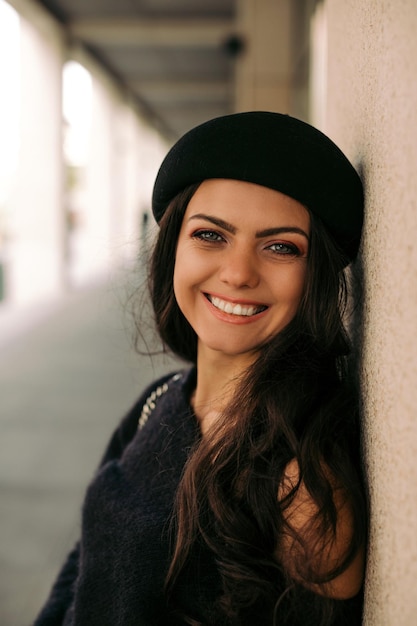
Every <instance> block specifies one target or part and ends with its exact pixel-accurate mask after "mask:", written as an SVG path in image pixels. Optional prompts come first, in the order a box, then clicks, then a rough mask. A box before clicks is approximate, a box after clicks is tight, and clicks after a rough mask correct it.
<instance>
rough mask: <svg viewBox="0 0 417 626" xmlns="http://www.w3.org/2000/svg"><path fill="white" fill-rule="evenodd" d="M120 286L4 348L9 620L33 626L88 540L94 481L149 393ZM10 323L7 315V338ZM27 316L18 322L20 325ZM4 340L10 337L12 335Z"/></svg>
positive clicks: (154, 368)
mask: <svg viewBox="0 0 417 626" xmlns="http://www.w3.org/2000/svg"><path fill="white" fill-rule="evenodd" d="M125 300H126V293H125V289H124V288H120V285H119V284H117V285H115V286H112V285H109V284H107V285H104V286H97V285H96V286H93V287H91V288H89V289H88V290H87V289H83V290H82V291H78V292H77V293H73V294H72V295H68V296H65V297H64V298H63V299H62V300H61V301H60V302H55V303H54V305H53V306H52V307H50V309H49V310H46V309H45V310H43V311H42V314H41V315H38V316H37V318H36V321H33V323H32V324H21V326H20V327H19V328H15V332H14V333H13V332H11V331H12V326H13V320H8V321H7V324H6V323H4V325H3V331H4V330H5V329H8V332H9V331H10V334H8V337H9V341H7V342H5V341H3V342H0V398H1V400H0V525H1V535H0V536H1V542H0V624H1V625H2V626H29V625H30V624H31V622H32V620H33V619H34V617H35V616H36V614H37V612H38V610H39V608H40V606H41V605H42V603H43V602H44V600H45V597H46V595H47V593H48V591H49V588H50V586H51V583H52V581H53V580H54V578H55V576H56V573H57V570H58V568H59V566H60V565H61V563H62V561H63V559H64V556H65V554H66V553H67V551H68V549H69V548H70V547H71V545H72V544H73V542H74V540H75V539H76V537H77V535H78V529H79V510H80V503H81V500H82V496H83V493H84V490H85V486H86V483H87V482H88V480H89V479H90V477H91V475H92V473H93V471H94V468H95V467H96V464H97V462H98V460H99V458H100V456H101V454H102V451H103V449H104V446H105V444H106V442H107V440H108V438H109V436H110V434H111V432H112V431H113V429H114V427H115V426H116V424H117V422H118V421H119V419H120V418H121V417H122V416H123V415H124V413H125V412H126V411H127V410H128V409H129V407H130V406H131V404H132V403H133V401H134V400H135V398H136V397H137V396H138V394H139V393H140V392H141V390H142V389H143V387H144V386H145V385H146V384H147V383H148V382H149V381H150V380H152V379H153V378H155V377H156V376H157V375H159V374H160V373H162V372H165V371H167V370H171V369H173V368H175V364H174V363H173V362H172V361H171V362H169V361H167V360H166V359H161V358H153V359H152V362H151V360H150V359H149V358H148V357H140V356H138V355H137V354H136V353H135V352H134V350H133V348H132V346H131V332H130V331H129V330H127V327H128V326H129V325H130V327H131V321H130V319H129V318H128V316H127V314H126V313H124V311H123V302H124V301H125ZM1 323H2V319H1V317H0V332H1V330H2V328H1ZM17 323H18V320H16V324H17ZM3 337H4V335H3Z"/></svg>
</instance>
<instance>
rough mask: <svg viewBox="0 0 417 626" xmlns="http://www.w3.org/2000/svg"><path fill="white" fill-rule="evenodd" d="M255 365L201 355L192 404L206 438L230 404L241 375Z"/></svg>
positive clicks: (203, 351)
mask: <svg viewBox="0 0 417 626" xmlns="http://www.w3.org/2000/svg"><path fill="white" fill-rule="evenodd" d="M252 361H253V359H248V358H236V357H232V358H230V357H225V356H224V355H218V354H217V353H212V352H207V350H204V349H203V350H199V351H198V357H197V384H196V388H195V391H194V393H193V395H192V397H191V404H192V406H193V409H194V412H195V414H196V417H197V419H198V421H199V423H200V428H201V431H202V433H203V434H204V433H206V432H207V430H208V429H209V428H210V426H211V425H212V424H213V423H214V422H216V420H217V419H218V417H219V416H220V415H221V414H222V413H223V411H224V410H225V409H226V407H227V405H228V404H229V403H230V402H231V400H232V398H233V396H234V393H235V391H236V388H237V385H238V384H239V382H240V380H241V377H242V374H243V373H244V372H245V371H246V370H247V368H248V367H249V365H250V364H251V362H252Z"/></svg>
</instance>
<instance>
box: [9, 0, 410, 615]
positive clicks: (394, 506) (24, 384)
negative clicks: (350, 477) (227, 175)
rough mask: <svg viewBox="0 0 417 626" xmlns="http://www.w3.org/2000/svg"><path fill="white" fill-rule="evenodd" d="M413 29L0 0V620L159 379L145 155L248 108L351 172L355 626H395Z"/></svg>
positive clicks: (29, 598) (321, 12)
mask: <svg viewBox="0 0 417 626" xmlns="http://www.w3.org/2000/svg"><path fill="white" fill-rule="evenodd" d="M416 32H417V7H416V5H415V2H414V0H381V1H378V2H377V1H376V0H350V1H349V2H346V1H345V0H8V1H7V2H6V0H0V524H1V534H0V537H1V540H0V624H1V625H2V626H27V625H28V624H30V623H31V622H32V621H33V619H34V617H35V616H36V614H37V612H38V611H39V609H40V607H41V605H42V603H43V602H44V601H45V599H46V596H47V593H48V591H49V588H50V586H51V584H52V581H53V580H54V578H55V576H56V574H57V571H58V569H59V566H60V564H61V563H62V560H63V558H64V556H65V554H66V552H67V551H68V550H69V549H70V547H71V545H72V543H73V542H74V541H75V539H76V538H77V536H78V532H79V523H80V504H81V501H82V496H83V493H84V490H85V486H86V484H87V482H88V480H89V479H90V478H91V476H92V474H93V472H94V469H95V467H96V466H97V463H98V461H99V458H100V456H101V454H102V451H103V448H104V445H105V443H106V441H107V440H108V438H109V436H110V434H111V432H112V430H113V429H114V428H115V426H116V425H117V422H118V420H119V419H120V418H121V417H122V416H123V414H124V413H125V412H126V411H127V410H128V409H129V407H130V406H131V404H132V403H133V402H134V400H135V399H136V398H137V396H138V395H139V393H140V392H141V390H142V389H143V387H144V386H145V385H146V384H147V383H148V382H149V381H150V380H152V379H154V378H155V377H156V376H157V375H158V374H160V373H162V372H164V371H167V370H170V369H173V368H175V367H178V364H177V363H175V362H174V361H172V360H170V359H168V358H166V357H162V356H160V355H159V356H153V357H151V358H150V357H146V356H143V355H139V354H137V353H136V352H135V350H134V347H133V340H132V336H133V326H134V324H133V319H132V316H131V313H130V310H131V308H132V305H133V304H134V303H135V302H139V303H141V302H142V300H141V299H140V297H139V296H138V295H136V293H137V290H139V291H140V290H141V286H142V285H143V283H144V280H145V276H146V257H147V250H148V248H149V245H150V242H151V241H152V238H153V236H154V233H155V224H154V222H153V218H152V216H151V211H150V198H151V192H152V186H153V181H154V178H155V175H156V172H157V169H158V167H159V165H160V162H161V160H162V158H163V156H164V155H165V153H166V151H167V150H168V148H169V147H170V146H171V145H172V143H173V142H174V141H175V140H176V139H177V138H178V137H179V136H180V135H181V134H183V133H184V132H186V131H187V130H188V129H189V128H191V127H193V126H195V125H196V124H198V123H200V122H203V121H205V120H207V119H209V118H212V117H215V116H218V115H224V114H227V113H232V112H235V111H245V110H253V109H258V110H272V111H280V112H283V113H289V114H292V115H294V116H296V117H299V118H301V119H304V120H305V121H310V122H311V123H313V124H314V125H316V126H318V127H319V128H321V129H322V130H324V131H325V132H327V134H329V135H330V136H331V137H332V138H333V139H334V140H335V141H336V142H337V143H338V144H339V145H340V146H341V148H342V149H343V150H344V151H345V152H346V154H347V155H348V156H349V158H350V159H351V160H352V162H353V163H354V164H355V166H357V167H358V169H359V171H360V173H361V175H362V177H363V179H364V183H365V190H366V196H367V206H366V211H367V212H366V221H365V231H364V239H363V245H362V250H361V255H360V259H359V262H358V264H357V267H356V271H357V273H358V275H360V276H361V277H362V279H363V281H364V283H365V288H366V290H365V293H366V297H365V301H364V306H363V308H362V311H361V315H360V316H359V317H358V321H357V323H358V328H357V334H358V337H360V339H361V341H360V355H359V356H360V364H361V365H360V366H361V368H362V369H361V372H362V380H363V398H364V451H365V463H366V469H367V473H368V479H369V485H370V498H371V502H372V505H373V510H375V511H376V512H377V514H376V516H374V517H373V518H372V520H371V528H370V534H371V550H370V553H369V563H368V577H367V587H366V615H365V621H366V624H371V625H373V626H392V625H393V624H396V626H397V625H398V626H414V624H415V621H414V620H415V614H416V611H417V605H416V602H417V598H416V596H415V594H414V593H413V588H414V585H415V579H416V576H417V539H416V537H417V521H416V520H417V515H416V513H417V511H416V510H415V502H417V492H416V490H417V461H416V459H417V424H416V422H417V421H416V420H415V408H414V407H415V406H416V402H417V397H415V394H416V391H415V390H417V384H416V383H417V358H416V354H417V346H416V345H415V344H416V342H415V318H416V315H417V290H416V286H417V246H416V242H415V240H414V239H415V236H414V233H415V232H416V229H417V210H416V209H417V207H416V198H417V182H415V181H416V177H415V173H414V170H415V165H416V162H417V127H416V122H415V110H416V104H417V83H416V80H415V62H416V61H415V60H416V59H417V38H416V37H415V33H416ZM220 149H221V146H219V150H220ZM300 149H302V147H301V146H300ZM393 208H394V210H393ZM393 215H394V216H395V219H393ZM143 307H144V305H142V304H139V308H140V309H141V313H142V322H141V332H142V334H143V336H144V340H145V343H146V342H150V344H151V345H153V343H152V331H151V330H150V327H151V323H150V319H149V314H148V313H147V310H146V308H143ZM359 318H360V319H359ZM148 322H149V323H148ZM382 354H383V355H384V357H383V358H382V357H381V355H382ZM380 416H384V420H383V421H381V419H380ZM381 450H383V451H384V454H383V455H381ZM399 511H402V512H403V513H404V515H403V516H401V515H400V514H399ZM410 520H414V521H413V522H412V523H411V522H410Z"/></svg>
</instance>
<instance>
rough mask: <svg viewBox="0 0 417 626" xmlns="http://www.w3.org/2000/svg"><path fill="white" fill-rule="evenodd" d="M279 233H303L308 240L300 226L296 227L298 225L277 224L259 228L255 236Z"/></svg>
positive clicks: (308, 238) (268, 235)
mask: <svg viewBox="0 0 417 626" xmlns="http://www.w3.org/2000/svg"><path fill="white" fill-rule="evenodd" d="M281 233H296V234H297V235H303V237H305V238H306V239H307V241H309V240H310V237H309V236H308V234H307V233H306V232H305V230H303V229H302V228H298V226H279V227H278V228H266V229H265V230H259V231H258V232H257V233H256V237H270V236H271V235H280V234H281Z"/></svg>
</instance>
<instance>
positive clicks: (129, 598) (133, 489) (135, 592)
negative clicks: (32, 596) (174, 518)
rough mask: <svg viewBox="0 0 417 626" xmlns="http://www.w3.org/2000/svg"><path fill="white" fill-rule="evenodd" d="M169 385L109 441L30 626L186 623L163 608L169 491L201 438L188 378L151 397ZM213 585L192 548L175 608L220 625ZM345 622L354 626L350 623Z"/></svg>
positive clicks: (204, 554) (208, 568) (202, 557)
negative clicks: (76, 531)
mask: <svg viewBox="0 0 417 626" xmlns="http://www.w3.org/2000/svg"><path fill="white" fill-rule="evenodd" d="M167 381H168V391H166V392H165V393H163V394H162V395H160V397H158V398H157V399H156V401H155V406H153V405H151V406H152V412H151V414H150V417H149V419H148V420H146V418H145V420H144V419H143V418H142V419H141V420H140V422H141V424H142V422H145V423H144V424H143V427H141V428H140V429H138V421H139V419H140V417H141V414H142V409H143V406H144V403H145V401H146V399H147V398H148V397H149V394H150V392H151V388H148V389H147V390H146V391H145V393H144V394H143V395H142V396H141V398H139V400H138V402H137V403H136V404H135V406H134V407H133V409H132V410H131V411H130V412H129V413H128V415H127V416H126V417H125V418H124V419H123V420H122V422H121V424H120V426H119V427H118V429H117V430H116V431H115V433H114V435H113V437H112V439H111V440H110V443H109V445H108V448H107V451H106V453H105V455H104V457H103V460H102V463H101V465H100V468H99V470H98V472H97V473H96V476H95V477H94V479H93V481H92V483H91V485H90V486H89V488H88V490H87V494H86V498H85V502H84V506H83V519H82V535H81V541H80V543H79V544H77V545H76V547H75V548H74V550H73V551H72V552H71V553H70V555H69V557H68V559H67V562H66V563H65V565H64V567H63V568H62V570H61V573H60V575H59V576H58V579H57V581H56V583H55V585H54V587H53V589H52V591H51V594H50V597H49V599H48V601H47V603H46V605H45V607H44V608H43V610H42V612H41V614H40V615H39V617H38V618H37V619H36V621H35V623H34V626H177V625H178V626H179V625H182V624H183V621H181V620H180V619H179V618H176V617H174V615H173V614H172V612H171V611H170V609H169V608H168V607H167V605H166V602H165V599H164V593H163V586H164V579H165V575H166V572H167V567H168V564H169V561H170V550H171V547H172V540H171V539H172V538H170V526H169V520H170V517H171V513H172V508H173V502H174V497H175V492H176V489H177V485H178V483H179V480H180V477H181V474H182V471H183V468H184V464H185V462H186V460H187V458H188V456H189V453H190V450H191V448H192V447H193V445H194V444H195V443H196V442H197V441H198V439H199V436H200V431H199V429H198V426H197V422H196V420H195V417H194V415H193V413H192V410H191V408H190V405H189V401H188V399H189V397H190V393H191V390H192V388H193V386H194V385H195V373H194V371H193V370H191V371H189V372H182V373H181V374H180V375H179V376H176V377H175V378H173V377H172V376H169V377H164V378H163V379H161V380H159V381H157V383H155V384H154V385H153V386H152V389H155V387H156V386H161V385H163V384H164V383H165V382H167ZM219 585H220V582H219V576H218V573H217V570H216V566H215V563H214V560H212V558H211V555H210V554H209V552H208V551H207V550H206V549H204V548H200V549H198V551H197V549H196V550H195V551H194V553H193V556H192V559H191V562H190V564H189V566H188V569H187V570H186V571H185V572H184V573H183V575H182V578H181V580H180V583H179V586H178V597H179V599H180V602H181V606H183V607H184V608H185V609H186V611H187V613H188V614H189V615H190V614H191V615H193V617H196V618H197V619H199V620H201V621H203V622H204V623H205V624H220V622H219V621H218V620H217V619H216V618H215V617H214V616H213V614H212V610H213V606H214V604H215V598H216V597H218V595H219V592H220V589H219ZM250 623H252V622H250ZM253 623H254V626H255V622H253ZM260 623H261V622H258V621H256V626H257V625H258V624H260ZM262 623H263V622H262ZM297 623H298V622H297ZM304 623H305V624H307V622H303V626H304ZM340 623H342V622H340ZM345 623H346V624H349V626H356V625H357V624H359V623H360V622H359V621H356V619H355V621H352V616H351V617H350V618H349V621H346V622H345V621H344V620H343V624H345Z"/></svg>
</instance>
